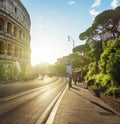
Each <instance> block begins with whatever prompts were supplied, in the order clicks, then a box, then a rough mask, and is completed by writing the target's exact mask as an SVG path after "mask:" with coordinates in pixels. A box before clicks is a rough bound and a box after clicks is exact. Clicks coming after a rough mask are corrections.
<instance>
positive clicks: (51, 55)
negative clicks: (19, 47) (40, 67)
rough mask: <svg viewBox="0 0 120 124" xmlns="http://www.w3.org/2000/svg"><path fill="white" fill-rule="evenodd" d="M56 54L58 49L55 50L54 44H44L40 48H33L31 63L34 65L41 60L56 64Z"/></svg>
mask: <svg viewBox="0 0 120 124" xmlns="http://www.w3.org/2000/svg"><path fill="white" fill-rule="evenodd" d="M56 56H57V51H55V49H54V46H52V45H50V44H48V45H44V44H42V45H41V46H39V48H38V47H37V48H33V49H32V53H31V63H32V65H36V64H40V63H41V62H48V63H50V64H54V63H55V58H56Z"/></svg>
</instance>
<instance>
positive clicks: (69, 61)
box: [57, 56, 71, 65]
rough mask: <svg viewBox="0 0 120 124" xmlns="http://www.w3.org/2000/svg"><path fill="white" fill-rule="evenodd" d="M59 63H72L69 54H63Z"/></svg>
mask: <svg viewBox="0 0 120 124" xmlns="http://www.w3.org/2000/svg"><path fill="white" fill-rule="evenodd" d="M57 64H63V65H68V64H71V60H70V58H69V56H63V57H62V58H58V59H57Z"/></svg>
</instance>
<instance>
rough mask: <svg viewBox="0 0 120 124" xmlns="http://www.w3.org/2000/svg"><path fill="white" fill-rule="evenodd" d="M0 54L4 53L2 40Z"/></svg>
mask: <svg viewBox="0 0 120 124" xmlns="http://www.w3.org/2000/svg"><path fill="white" fill-rule="evenodd" d="M0 54H4V42H2V41H0Z"/></svg>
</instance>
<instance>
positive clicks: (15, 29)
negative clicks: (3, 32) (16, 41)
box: [14, 26, 17, 37]
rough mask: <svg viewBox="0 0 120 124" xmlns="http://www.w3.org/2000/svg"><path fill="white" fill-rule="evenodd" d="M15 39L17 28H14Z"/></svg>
mask: <svg viewBox="0 0 120 124" xmlns="http://www.w3.org/2000/svg"><path fill="white" fill-rule="evenodd" d="M14 37H17V27H16V26H14Z"/></svg>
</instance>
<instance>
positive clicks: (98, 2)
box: [92, 0, 102, 7]
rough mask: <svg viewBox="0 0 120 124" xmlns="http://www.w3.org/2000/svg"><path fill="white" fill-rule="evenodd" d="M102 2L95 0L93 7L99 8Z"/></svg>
mask: <svg viewBox="0 0 120 124" xmlns="http://www.w3.org/2000/svg"><path fill="white" fill-rule="evenodd" d="M101 1H102V0H95V2H94V4H93V5H92V7H96V6H99V5H100V4H101Z"/></svg>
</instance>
